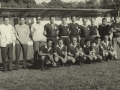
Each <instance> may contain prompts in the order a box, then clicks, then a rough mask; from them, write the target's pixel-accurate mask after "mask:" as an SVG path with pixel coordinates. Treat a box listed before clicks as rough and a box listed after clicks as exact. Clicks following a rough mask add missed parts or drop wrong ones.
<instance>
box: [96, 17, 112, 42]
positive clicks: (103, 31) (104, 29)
mask: <svg viewBox="0 0 120 90" xmlns="http://www.w3.org/2000/svg"><path fill="white" fill-rule="evenodd" d="M110 31H111V26H110V25H108V24H107V19H106V18H103V19H102V25H99V27H98V32H99V35H100V37H101V40H104V36H105V35H110Z"/></svg>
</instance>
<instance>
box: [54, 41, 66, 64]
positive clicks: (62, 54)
mask: <svg viewBox="0 0 120 90" xmlns="http://www.w3.org/2000/svg"><path fill="white" fill-rule="evenodd" d="M54 55H55V57H54V59H55V62H56V63H57V64H58V63H59V62H61V65H62V66H64V64H66V62H67V47H66V46H65V45H64V44H63V40H62V39H59V40H58V45H57V46H56V48H55V50H54Z"/></svg>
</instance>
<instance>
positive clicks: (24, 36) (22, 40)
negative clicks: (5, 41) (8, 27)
mask: <svg viewBox="0 0 120 90" xmlns="http://www.w3.org/2000/svg"><path fill="white" fill-rule="evenodd" d="M25 22H26V18H25V17H20V23H19V24H17V25H15V30H16V38H17V40H16V46H15V53H16V61H15V69H16V70H18V69H19V58H20V53H21V50H22V52H23V69H26V68H27V51H28V38H29V34H30V28H29V26H28V25H26V24H25Z"/></svg>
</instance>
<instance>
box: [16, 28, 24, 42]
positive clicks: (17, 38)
mask: <svg viewBox="0 0 120 90" xmlns="http://www.w3.org/2000/svg"><path fill="white" fill-rule="evenodd" d="M15 31H16V33H15V36H16V38H17V40H18V41H19V42H20V43H21V44H23V41H22V40H21V39H20V38H19V36H18V33H17V27H16V26H15Z"/></svg>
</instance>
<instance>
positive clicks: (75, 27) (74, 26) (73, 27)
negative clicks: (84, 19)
mask: <svg viewBox="0 0 120 90" xmlns="http://www.w3.org/2000/svg"><path fill="white" fill-rule="evenodd" d="M71 20H72V23H69V30H70V41H72V38H73V37H76V38H77V41H78V42H79V33H78V32H79V24H78V23H76V17H75V16H71Z"/></svg>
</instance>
